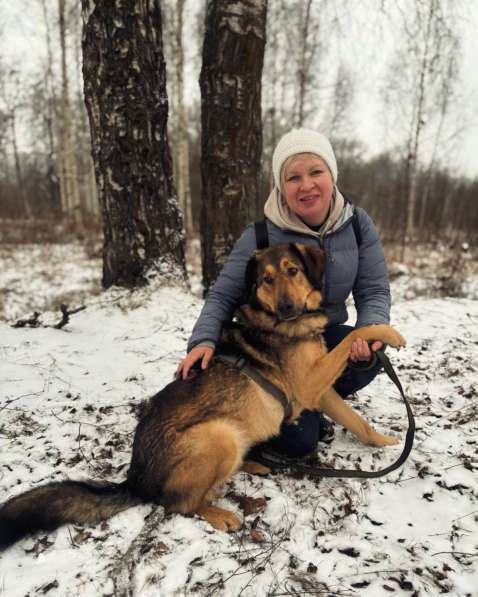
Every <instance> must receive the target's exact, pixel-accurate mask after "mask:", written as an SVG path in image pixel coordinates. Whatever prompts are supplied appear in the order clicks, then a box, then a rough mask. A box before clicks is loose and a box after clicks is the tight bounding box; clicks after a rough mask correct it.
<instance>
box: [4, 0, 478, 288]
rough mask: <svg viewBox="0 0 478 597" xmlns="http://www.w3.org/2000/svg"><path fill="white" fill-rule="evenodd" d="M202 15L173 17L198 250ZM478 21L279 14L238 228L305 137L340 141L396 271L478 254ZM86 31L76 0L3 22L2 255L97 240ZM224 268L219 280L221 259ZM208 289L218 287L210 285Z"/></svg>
mask: <svg viewBox="0 0 478 597" xmlns="http://www.w3.org/2000/svg"><path fill="white" fill-rule="evenodd" d="M205 6H206V3H204V2H192V1H191V0H176V1H173V0H168V1H165V2H162V3H161V9H162V13H163V19H162V20H163V27H162V29H163V47H164V55H165V61H166V67H167V85H168V98H169V112H168V134H169V146H170V148H171V153H172V158H173V164H174V182H175V187H176V189H177V193H178V197H179V201H180V206H181V210H182V213H183V216H184V227H185V231H186V239H187V240H188V241H193V242H194V240H195V239H200V240H202V241H203V244H204V236H205V235H207V234H208V230H209V233H210V232H211V227H210V226H209V228H208V229H207V228H204V227H202V228H201V226H200V221H201V212H202V210H203V209H204V198H203V196H202V194H201V167H200V161H201V98H200V90H199V86H198V84H197V81H198V78H199V72H200V69H201V48H202V43H203V39H204V34H205ZM477 12H478V11H477V9H476V6H475V5H474V3H472V2H467V1H466V0H462V1H461V2H454V3H451V2H447V1H445V0H420V1H417V2H407V1H406V0H403V1H400V2H391V1H390V2H383V1H380V2H379V1H378V0H370V1H367V2H363V3H360V6H357V5H353V4H352V3H350V2H346V1H342V2H341V1H339V2H331V1H330V0H316V1H312V0H281V1H277V2H269V4H268V7H267V35H266V39H267V42H266V44H265V53H264V67H263V70H262V85H261V91H262V139H261V140H259V143H258V144H259V146H260V143H261V142H262V156H261V157H262V167H261V170H260V181H259V186H258V189H259V190H258V192H255V193H251V196H250V197H248V198H247V201H246V202H245V203H246V204H245V207H244V209H245V212H246V213H245V214H244V213H243V214H242V218H239V219H241V221H251V220H254V219H257V218H258V217H261V212H262V205H263V202H264V199H265V198H266V197H267V194H268V191H269V188H270V167H269V164H270V158H271V153H272V151H273V147H274V145H275V143H276V142H277V140H278V139H279V138H280V136H281V134H283V133H284V132H285V131H287V130H288V129H290V128H291V127H292V126H306V127H311V128H316V129H318V130H321V131H323V132H324V133H325V134H327V135H328V136H329V137H330V138H331V140H332V143H333V145H334V147H335V149H336V153H337V156H338V163H339V166H340V173H339V185H340V188H341V189H342V190H343V191H344V192H345V193H346V194H347V195H348V196H350V197H351V198H352V199H353V201H354V202H355V203H357V204H358V205H361V206H362V207H364V208H365V209H366V210H367V211H368V212H369V213H370V214H371V216H372V217H373V218H374V219H375V221H376V223H377V225H378V227H379V228H380V232H381V235H382V239H383V240H384V242H385V244H386V245H387V246H388V247H389V250H392V249H393V250H394V256H395V257H396V258H400V259H401V260H402V261H403V260H407V255H406V254H405V248H407V247H408V248H409V247H411V246H416V245H418V244H421V245H424V244H427V243H434V244H436V243H437V242H439V243H441V244H442V245H444V246H447V247H448V249H450V247H453V248H454V249H453V250H454V251H459V252H460V251H463V246H465V247H466V250H467V251H468V250H470V249H471V250H473V246H474V244H476V238H477V232H478V201H477V198H478V184H477V175H478V160H476V159H474V157H473V156H476V151H477V146H478V141H477V137H478V135H477V133H476V131H477V121H478V113H477V105H478V102H477V101H476V100H477V95H478V82H477V77H476V74H475V71H476V68H474V61H475V57H476V52H478V50H477V48H476V39H475V38H476V36H474V35H473V31H474V30H475V29H476V23H477V19H478V15H477ZM81 19H82V17H81V6H80V4H79V3H78V2H72V1H70V0H61V1H59V2H57V1H56V0H37V1H36V2H28V9H27V3H25V2H23V3H22V2H18V3H16V4H15V6H11V5H10V6H7V5H3V6H2V7H0V47H2V50H3V51H2V53H1V57H0V156H1V160H0V235H1V239H2V240H3V241H4V242H10V241H14V242H17V241H21V242H24V241H26V242H29V241H36V240H39V241H51V240H54V241H55V240H56V241H60V242H63V241H67V240H71V239H73V238H78V237H81V238H82V239H89V241H91V240H92V239H95V238H96V239H99V238H100V237H101V216H100V209H99V203H98V196H97V195H98V194H97V189H96V184H95V176H94V167H93V162H92V159H91V141H90V132H89V125H88V117H87V113H86V109H85V103H84V90H83V74H82V52H81V33H82V20H81ZM240 60H241V58H239V61H240ZM239 92H240V90H239ZM203 143H204V139H203ZM203 176H204V174H203ZM203 192H204V191H203ZM236 235H237V234H235V233H233V236H236ZM201 237H202V238H201ZM233 240H234V239H229V241H227V242H226V243H225V244H227V245H228V247H226V248H225V249H224V251H222V253H226V252H227V251H226V249H229V248H230V247H229V245H230V244H231V243H232V242H233ZM464 243H465V244H464ZM188 246H190V243H188ZM193 246H196V247H197V245H193ZM219 253H221V251H219ZM215 256H216V258H217V259H216V260H217V261H218V265H220V262H221V261H222V260H223V257H224V255H222V254H216V255H215ZM411 258H412V256H411V255H409V256H408V259H409V260H410V259H411ZM452 263H453V264H455V265H456V260H452ZM211 268H213V269H214V270H215V269H216V268H215V267H214V266H211V265H209V269H211ZM215 273H216V271H214V272H213V274H215ZM204 277H205V281H206V285H208V284H209V283H210V282H211V281H212V279H213V277H212V278H211V276H206V275H205V276H204Z"/></svg>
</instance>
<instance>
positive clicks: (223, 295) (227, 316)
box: [188, 225, 256, 352]
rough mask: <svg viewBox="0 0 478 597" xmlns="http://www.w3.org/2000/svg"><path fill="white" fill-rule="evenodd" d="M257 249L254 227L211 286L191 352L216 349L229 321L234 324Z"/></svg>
mask: <svg viewBox="0 0 478 597" xmlns="http://www.w3.org/2000/svg"><path fill="white" fill-rule="evenodd" d="M255 249H256V237H255V232H254V226H253V225H249V226H247V228H246V229H245V230H244V232H243V233H242V236H241V237H240V238H239V239H238V240H237V241H236V244H235V245H234V247H233V249H232V251H231V254H230V255H229V258H228V260H227V262H226V264H225V265H224V267H223V268H222V270H221V272H220V274H219V276H218V277H217V280H216V281H215V283H214V285H213V286H211V288H210V289H209V292H208V294H207V297H206V301H205V303H204V306H203V308H202V311H201V314H200V315H199V318H198V320H197V321H196V324H195V326H194V328H193V331H192V334H191V337H190V338H189V341H188V352H189V351H190V350H191V349H192V348H193V347H194V346H196V345H197V344H203V343H204V342H206V343H207V344H208V345H209V346H211V344H210V343H213V344H214V345H215V344H216V343H217V341H218V340H219V336H220V334H221V328H222V325H223V323H224V322H225V321H230V320H231V319H232V316H233V314H234V311H235V309H236V307H237V306H238V304H239V302H240V299H241V297H242V295H243V293H244V289H245V273H246V266H247V262H248V261H249V258H250V257H251V254H252V252H253V251H254V250H255Z"/></svg>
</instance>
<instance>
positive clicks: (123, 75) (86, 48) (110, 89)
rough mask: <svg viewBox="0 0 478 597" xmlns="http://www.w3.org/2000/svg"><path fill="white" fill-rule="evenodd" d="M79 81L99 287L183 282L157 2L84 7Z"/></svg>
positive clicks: (106, 1) (86, 0)
mask: <svg viewBox="0 0 478 597" xmlns="http://www.w3.org/2000/svg"><path fill="white" fill-rule="evenodd" d="M82 5H83V21H84V31H83V56H84V65H83V74H84V80H85V99H86V105H87V109H88V115H89V120H90V128H91V134H92V150H93V160H94V163H95V174H96V182H97V189H98V195H99V200H100V205H101V210H102V215H103V230H104V246H103V285H104V286H105V287H108V286H111V285H112V284H116V285H120V286H136V285H141V284H144V283H145V282H146V281H147V273H148V270H150V269H151V268H154V269H157V270H159V271H161V272H162V273H168V272H169V273H174V274H175V275H179V276H184V272H185V270H184V246H183V243H184V234H183V229H182V222H181V216H180V213H179V209H178V203H177V197H176V192H175V189H174V185H173V180H172V164H171V155H170V151H169V145H168V136H167V118H168V99H167V94H166V68H165V63H164V58H163V48H162V34H161V31H162V22H161V8H160V2H159V0H150V2H147V3H145V2H136V1H135V0H102V1H101V2H100V1H98V2H95V1H94V0H82Z"/></svg>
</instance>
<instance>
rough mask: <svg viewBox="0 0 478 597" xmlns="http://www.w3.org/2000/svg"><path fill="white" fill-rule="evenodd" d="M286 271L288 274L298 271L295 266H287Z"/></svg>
mask: <svg viewBox="0 0 478 597" xmlns="http://www.w3.org/2000/svg"><path fill="white" fill-rule="evenodd" d="M287 273H288V274H289V276H296V275H297V274H298V273H299V269H298V268H297V267H289V268H288V269H287Z"/></svg>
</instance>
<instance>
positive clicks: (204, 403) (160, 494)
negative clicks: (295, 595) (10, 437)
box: [0, 244, 405, 548]
mask: <svg viewBox="0 0 478 597" xmlns="http://www.w3.org/2000/svg"><path fill="white" fill-rule="evenodd" d="M324 261H325V257H324V253H323V252H322V251H319V250H316V249H314V248H312V247H309V246H306V245H299V244H288V245H277V246H274V247H271V248H269V249H264V250H263V251H256V253H255V254H254V255H253V257H252V259H251V260H250V262H249V264H248V267H247V274H246V278H247V287H248V292H249V296H248V299H247V302H246V303H245V304H244V305H243V306H242V307H240V308H239V310H238V312H237V321H236V322H234V323H232V324H231V325H229V326H226V327H225V329H224V331H223V335H222V349H223V350H225V351H228V352H230V351H231V350H232V351H234V352H235V353H236V354H241V355H243V356H246V358H247V359H248V361H249V363H251V364H252V365H253V367H254V368H255V369H256V370H258V371H259V372H260V373H261V374H262V376H263V377H265V378H266V379H267V380H269V381H270V382H272V383H273V384H275V385H276V386H277V387H278V388H280V389H281V390H282V391H283V392H284V394H285V395H286V397H287V400H288V401H289V403H290V405H291V411H292V414H291V415H290V417H289V420H293V419H294V418H296V417H297V416H298V415H299V414H300V413H301V412H302V411H303V410H304V409H310V410H320V411H322V412H324V413H326V414H327V415H328V416H329V417H331V418H332V419H333V420H334V421H336V422H338V423H340V424H341V425H343V426H345V427H346V428H347V429H349V430H350V431H351V432H352V433H354V434H355V435H356V436H357V437H358V438H359V439H360V440H362V441H363V442H364V443H368V444H372V445H375V446H385V445H388V444H394V443H396V442H397V441H398V439H397V438H394V437H390V436H386V435H382V434H380V433H378V432H377V431H375V430H374V429H373V428H372V427H371V426H370V425H369V424H368V423H367V422H366V421H365V420H364V419H362V417H360V416H359V415H358V414H357V413H356V412H355V411H354V410H352V409H351V408H350V407H349V406H348V405H347V404H346V403H345V402H344V401H343V400H342V399H341V398H340V396H339V395H338V394H337V393H336V392H335V391H334V390H333V388H332V385H333V384H334V382H335V381H336V379H337V378H338V377H339V376H340V374H341V373H342V371H343V370H344V369H345V367H346V365H347V360H348V356H349V354H350V348H351V344H352V342H353V341H354V339H356V338H363V339H364V340H366V341H372V340H381V341H382V342H384V343H386V344H388V345H390V346H395V347H399V346H404V345H405V341H404V339H403V338H402V336H401V335H400V334H399V333H398V332H397V331H396V330H394V329H393V328H391V327H390V326H388V325H374V326H369V327H364V328H360V329H356V330H354V331H353V332H352V333H351V334H350V335H349V336H347V337H346V338H345V339H344V340H343V341H342V342H341V343H340V344H339V345H338V346H337V347H335V348H334V349H333V350H332V351H330V352H327V349H326V346H325V343H324V340H323V338H322V332H323V330H324V328H325V326H326V324H327V319H326V317H325V316H324V314H323V313H321V312H320V306H321V302H322V295H321V292H320V289H319V288H320V284H319V281H320V278H321V274H322V271H323V268H324ZM283 418H284V409H283V407H282V405H281V404H280V403H279V401H277V399H276V398H274V397H273V396H272V395H271V394H270V393H268V392H267V391H265V390H264V389H262V387H261V386H259V385H258V384H257V383H256V382H255V381H253V380H252V379H250V378H249V377H247V376H245V375H244V374H243V373H241V372H240V371H238V370H237V369H236V368H235V367H233V366H231V365H229V364H227V363H224V362H221V361H219V360H215V361H214V362H213V364H212V365H211V366H210V367H209V368H208V369H207V370H206V371H204V372H194V373H193V375H192V376H191V377H190V378H189V379H187V380H185V381H183V380H176V381H174V382H172V383H171V384H169V385H168V386H166V387H165V388H164V389H163V390H161V391H160V392H159V393H158V394H156V395H155V396H153V398H151V400H150V401H149V403H148V404H147V406H146V407H145V409H144V412H143V414H142V416H141V418H140V421H139V424H138V426H137V429H136V434H135V438H134V444H133V454H132V459H131V465H130V469H129V472H128V477H127V480H126V481H125V482H123V483H120V484H116V483H111V484H106V485H95V484H92V483H84V482H78V481H64V482H59V483H50V484H48V485H45V486H41V487H38V488H35V489H32V490H30V491H28V492H26V493H23V494H21V495H19V496H16V497H13V498H12V499H10V500H9V501H7V502H5V503H4V504H3V506H1V507H0V548H5V547H7V546H9V545H11V544H12V543H14V542H15V541H17V540H18V539H20V538H22V537H24V536H25V535H27V534H30V533H32V532H35V531H37V530H40V529H43V530H52V529H55V528H57V527H58V526H60V525H62V524H65V523H80V524H95V523H97V522H98V521H100V520H102V519H104V518H107V517H109V516H112V515H113V514H115V513H117V512H119V511H121V510H123V509H125V508H128V507H130V506H132V505H134V504H138V503H141V502H155V503H158V504H162V505H164V506H165V508H166V510H168V511H170V512H180V513H183V514H198V515H199V516H201V517H203V518H205V519H206V520H207V521H208V522H209V523H210V524H211V525H212V526H214V527H215V528H217V529H222V530H234V529H237V528H239V527H240V526H241V521H240V519H239V518H238V517H237V516H236V515H235V514H233V513H232V512H229V511H227V510H224V509H221V508H218V507H215V506H213V505H211V502H212V501H213V499H214V497H215V495H216V492H217V490H218V488H220V487H221V485H223V484H224V483H225V482H226V481H227V480H228V479H229V478H230V477H231V475H233V474H234V473H235V472H236V471H237V470H238V469H240V468H241V466H243V467H244V468H245V470H249V471H250V472H264V467H261V465H258V464H254V463H244V462H243V461H244V457H245V455H246V454H247V452H248V451H249V449H250V448H251V447H252V446H253V445H254V444H257V443H260V442H263V441H265V440H267V439H269V438H271V437H272V436H274V435H277V434H278V433H279V431H280V427H281V424H282V422H283Z"/></svg>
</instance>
